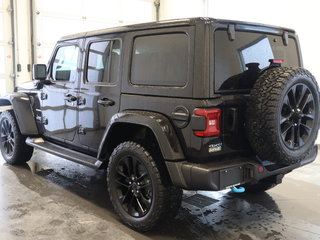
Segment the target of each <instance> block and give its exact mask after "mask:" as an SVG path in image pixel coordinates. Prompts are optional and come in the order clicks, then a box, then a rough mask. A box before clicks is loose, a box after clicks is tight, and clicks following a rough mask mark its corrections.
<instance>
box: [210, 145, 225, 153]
mask: <svg viewBox="0 0 320 240" xmlns="http://www.w3.org/2000/svg"><path fill="white" fill-rule="evenodd" d="M221 149H222V143H216V144H210V145H209V149H208V152H209V153H213V152H219V151H221Z"/></svg>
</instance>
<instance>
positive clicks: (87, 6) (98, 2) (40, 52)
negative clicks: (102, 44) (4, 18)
mask: <svg viewBox="0 0 320 240" xmlns="http://www.w3.org/2000/svg"><path fill="white" fill-rule="evenodd" d="M34 11H35V13H34V15H35V18H34V20H35V22H34V23H35V29H34V31H35V34H34V35H35V36H36V38H35V41H36V42H35V43H34V44H35V56H36V59H35V61H36V62H37V63H47V61H48V59H49V57H50V54H51V52H52V48H53V46H54V45H55V43H56V41H57V40H58V39H59V38H60V37H61V36H64V35H69V34H72V33H78V32H85V31H89V30H96V29H102V28H108V27H113V26H119V25H124V24H133V23H138V22H149V21H154V20H155V10H154V4H153V1H152V0H117V1H115V0H68V1H66V0H55V1H52V0H36V1H35V5H34Z"/></svg>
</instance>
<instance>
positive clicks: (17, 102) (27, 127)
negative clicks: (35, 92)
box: [0, 93, 39, 135]
mask: <svg viewBox="0 0 320 240" xmlns="http://www.w3.org/2000/svg"><path fill="white" fill-rule="evenodd" d="M6 110H13V112H14V114H15V117H16V119H17V122H18V126H19V129H20V132H21V134H22V135H37V134H39V132H38V128H37V124H36V121H35V119H34V114H33V110H32V106H31V103H30V99H29V96H28V95H27V94H25V93H12V94H10V95H7V96H5V97H2V98H0V112H2V111H6Z"/></svg>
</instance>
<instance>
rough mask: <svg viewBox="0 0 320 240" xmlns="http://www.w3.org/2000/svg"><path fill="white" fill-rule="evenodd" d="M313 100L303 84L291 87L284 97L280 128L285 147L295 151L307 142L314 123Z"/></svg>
mask: <svg viewBox="0 0 320 240" xmlns="http://www.w3.org/2000/svg"><path fill="white" fill-rule="evenodd" d="M314 106H315V104H314V98H313V95H312V93H311V91H310V89H309V88H308V86H306V85H305V84H303V83H298V84H295V85H294V86H292V87H291V88H290V89H289V91H288V92H287V94H286V95H285V97H284V101H283V105H282V110H281V117H280V128H281V138H282V140H283V142H284V144H285V146H286V147H288V148H289V149H297V148H300V147H302V146H303V145H304V144H305V142H307V141H308V138H309V137H310V134H311V132H312V128H313V125H314V124H313V123H314V118H315V116H314V114H315V111H314Z"/></svg>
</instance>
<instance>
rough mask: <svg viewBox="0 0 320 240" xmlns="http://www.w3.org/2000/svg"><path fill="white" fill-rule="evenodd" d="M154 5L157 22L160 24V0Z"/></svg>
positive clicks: (156, 0)
mask: <svg viewBox="0 0 320 240" xmlns="http://www.w3.org/2000/svg"><path fill="white" fill-rule="evenodd" d="M153 4H154V7H155V8H156V21H157V22H158V21H159V20H160V0H155V1H154V2H153Z"/></svg>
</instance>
